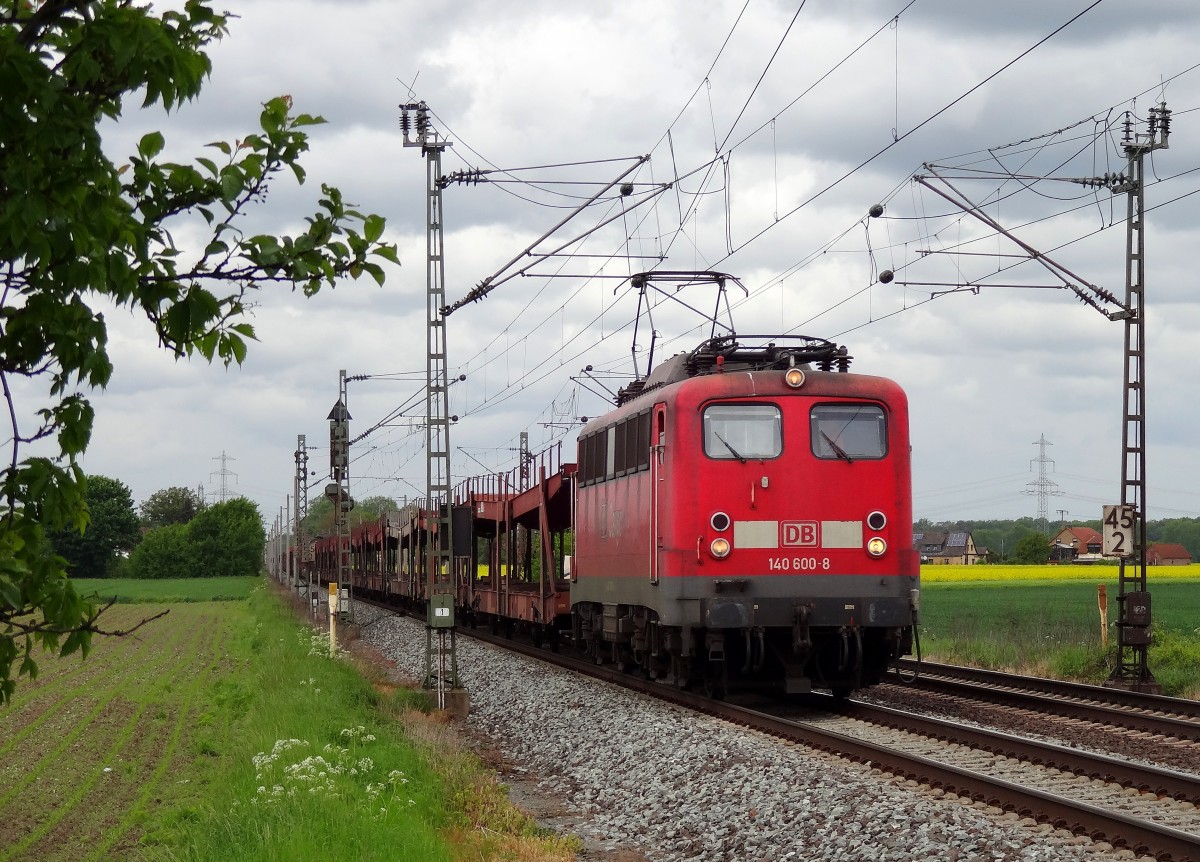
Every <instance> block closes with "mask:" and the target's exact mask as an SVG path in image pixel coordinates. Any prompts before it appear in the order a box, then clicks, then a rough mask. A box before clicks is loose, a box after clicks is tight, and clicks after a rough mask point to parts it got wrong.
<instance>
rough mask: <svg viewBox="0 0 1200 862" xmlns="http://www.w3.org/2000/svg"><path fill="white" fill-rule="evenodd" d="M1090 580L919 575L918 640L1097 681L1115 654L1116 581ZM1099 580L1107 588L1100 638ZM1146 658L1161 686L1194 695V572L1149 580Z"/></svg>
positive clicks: (1199, 665) (937, 652) (1018, 667)
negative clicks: (931, 578)
mask: <svg viewBox="0 0 1200 862" xmlns="http://www.w3.org/2000/svg"><path fill="white" fill-rule="evenodd" d="M1095 574H1096V575H1098V576H1100V577H1098V578H1095V579H1093V580H1091V581H1083V580H1076V581H1063V580H1057V581H1029V580H1022V581H1012V582H1009V583H1003V584H1001V583H996V582H967V581H955V582H945V583H936V582H935V583H929V582H924V583H923V584H922V590H921V647H922V649H923V651H924V654H925V657H926V658H929V659H931V660H936V661H946V662H952V663H956V664H968V665H977V666H980V667H988V668H996V669H1003V670H1012V671H1017V672H1023V673H1036V674H1041V675H1048V676H1054V677H1062V678H1068V679H1078V680H1081V681H1085V682H1101V681H1103V680H1104V679H1105V678H1106V677H1107V676H1108V674H1109V672H1110V670H1111V669H1112V667H1113V664H1114V662H1115V655H1116V647H1115V644H1116V638H1117V630H1116V626H1115V623H1116V620H1117V603H1116V599H1115V597H1116V594H1117V586H1116V580H1115V577H1114V578H1113V579H1111V580H1110V579H1109V578H1108V577H1107V575H1108V574H1109V572H1107V571H1104V572H1103V573H1102V571H1101V570H1096V571H1095ZM1098 583H1106V584H1107V589H1108V596H1109V608H1108V646H1107V648H1104V647H1103V646H1102V645H1101V629H1100V611H1099V608H1098V604H1097V589H1096V586H1097V584H1098ZM1151 596H1152V599H1153V605H1152V610H1153V619H1154V625H1153V642H1152V644H1151V647H1150V654H1149V664H1150V669H1151V672H1152V673H1153V674H1154V676H1155V678H1156V679H1157V680H1158V681H1159V682H1160V683H1161V684H1162V685H1163V689H1164V691H1165V692H1166V693H1167V694H1172V695H1176V696H1182V697H1193V698H1194V697H1198V696H1200V580H1173V581H1161V582H1159V583H1151Z"/></svg>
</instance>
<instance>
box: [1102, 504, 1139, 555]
mask: <svg viewBox="0 0 1200 862" xmlns="http://www.w3.org/2000/svg"><path fill="white" fill-rule="evenodd" d="M1101 521H1102V525H1103V528H1104V529H1103V536H1104V556H1106V557H1131V556H1133V538H1134V536H1133V528H1134V525H1135V523H1136V521H1137V509H1135V508H1134V507H1133V506H1132V505H1129V504H1126V503H1123V504H1121V505H1119V506H1105V507H1104V517H1103V518H1102V519H1101Z"/></svg>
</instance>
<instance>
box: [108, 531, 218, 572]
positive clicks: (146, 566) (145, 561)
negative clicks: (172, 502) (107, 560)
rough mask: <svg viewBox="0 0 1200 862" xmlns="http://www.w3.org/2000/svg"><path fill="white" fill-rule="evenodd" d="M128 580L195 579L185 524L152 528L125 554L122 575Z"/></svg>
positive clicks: (194, 569)
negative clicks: (125, 560)
mask: <svg viewBox="0 0 1200 862" xmlns="http://www.w3.org/2000/svg"><path fill="white" fill-rule="evenodd" d="M121 573H122V574H123V575H127V576H128V577H131V578H194V577H199V574H198V572H197V566H196V559H195V554H194V553H193V548H192V543H191V541H190V540H189V539H188V525H187V524H167V525H165V526H162V527H155V528H154V529H152V530H151V531H150V532H148V533H147V534H146V535H145V536H143V537H142V541H141V542H139V543H138V546H137V547H136V548H134V549H133V553H132V554H130V555H129V562H128V563H126V564H125V566H124V568H123V570H122V572H121Z"/></svg>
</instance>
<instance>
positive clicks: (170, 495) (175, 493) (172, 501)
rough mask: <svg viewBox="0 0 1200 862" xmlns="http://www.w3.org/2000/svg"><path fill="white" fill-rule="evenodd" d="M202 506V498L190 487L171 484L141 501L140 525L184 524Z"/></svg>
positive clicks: (194, 515)
mask: <svg viewBox="0 0 1200 862" xmlns="http://www.w3.org/2000/svg"><path fill="white" fill-rule="evenodd" d="M203 508H204V500H203V499H202V498H201V497H200V495H199V494H197V493H196V492H195V491H193V490H192V489H190V488H181V487H179V486H178V485H173V486H171V487H170V488H163V489H162V490H161V491H155V492H154V493H153V494H151V495H150V496H149V497H147V498H146V501H145V502H144V503H142V506H141V514H142V525H143V526H146V527H150V528H154V527H165V526H166V525H167V524H186V523H187V522H188V521H190V520H192V518H194V517H196V514H197V513H198V512H199V511H200V510H201V509H203Z"/></svg>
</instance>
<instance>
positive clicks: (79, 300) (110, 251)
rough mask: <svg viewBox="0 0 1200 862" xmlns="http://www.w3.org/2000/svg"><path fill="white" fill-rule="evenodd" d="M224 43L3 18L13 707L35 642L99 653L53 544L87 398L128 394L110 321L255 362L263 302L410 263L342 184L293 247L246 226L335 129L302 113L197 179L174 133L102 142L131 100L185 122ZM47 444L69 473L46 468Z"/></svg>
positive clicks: (282, 101)
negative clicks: (121, 386) (276, 294)
mask: <svg viewBox="0 0 1200 862" xmlns="http://www.w3.org/2000/svg"><path fill="white" fill-rule="evenodd" d="M226 26H227V18H226V16H225V15H222V14H218V13H217V12H214V11H213V9H212V8H211V7H210V5H209V2H208V0H187V2H185V3H184V4H183V7H182V9H178V10H168V11H159V10H157V9H155V8H151V7H150V6H149V5H148V4H147V5H145V6H139V5H135V4H133V3H130V2H128V0H47V2H42V3H37V2H33V0H13V2H12V3H8V4H5V6H4V11H0V82H3V84H2V85H0V86H2V91H3V98H0V279H2V285H0V291H2V293H0V388H2V389H3V392H4V396H5V398H6V400H7V402H8V407H9V410H8V416H9V420H10V423H11V425H12V428H11V434H8V435H5V438H6V439H9V440H11V443H10V446H9V451H8V453H7V454H8V457H7V458H6V459H4V466H3V469H2V470H0V702H3V701H5V700H6V699H8V698H9V697H10V696H11V694H12V692H13V690H14V687H15V681H14V679H13V666H14V664H15V663H16V662H17V660H18V659H20V667H19V669H18V671H17V673H18V674H29V675H31V676H32V675H34V674H36V672H37V665H36V663H35V661H34V660H33V656H32V650H33V646H34V645H35V644H41V645H42V646H44V647H45V648H48V649H58V650H59V651H60V652H62V653H67V652H71V651H74V650H76V649H82V650H84V651H86V649H87V647H88V644H89V641H90V637H91V634H92V633H93V632H95V631H99V630H100V629H99V627H98V625H97V617H98V614H99V612H100V609H99V608H98V607H97V605H96V604H95V603H93V602H89V601H85V600H83V599H82V598H80V597H79V596H78V595H77V594H76V592H75V590H74V588H73V587H72V586H71V583H70V581H69V580H68V578H67V577H66V568H65V567H66V561H65V559H64V558H63V557H62V556H60V555H58V554H54V553H49V552H48V547H47V544H46V541H45V532H44V531H45V530H51V531H53V530H63V529H66V528H71V529H75V530H81V529H83V528H85V527H87V526H88V523H89V509H88V506H87V502H86V499H85V496H84V495H85V487H86V485H85V482H84V477H83V473H82V470H81V469H80V466H79V463H78V459H79V457H80V456H81V455H82V454H83V452H84V450H85V449H86V448H87V445H88V441H89V438H90V437H91V433H92V423H93V415H94V414H93V408H92V406H91V404H90V403H89V401H88V398H87V392H88V390H89V389H94V388H96V387H104V386H105V385H106V384H108V382H109V380H110V378H111V376H112V370H113V368H112V362H111V360H110V359H109V355H108V351H107V338H108V333H107V328H106V323H105V319H104V314H103V310H104V309H108V308H112V307H117V308H121V309H126V310H129V311H131V312H134V313H135V314H138V315H140V316H142V317H144V318H145V319H146V320H148V321H149V322H150V323H151V324H152V326H153V328H154V331H155V335H156V337H157V339H158V341H159V343H160V344H161V345H162V346H163V347H164V348H165V349H166V350H168V351H170V352H172V353H173V354H174V355H175V356H177V357H183V356H192V355H194V354H199V355H200V356H201V357H202V358H204V359H205V360H208V361H213V360H220V361H221V362H224V363H225V364H229V363H231V362H236V363H241V362H242V361H243V360H244V359H245V357H246V350H247V342H248V341H250V340H253V338H254V330H253V328H252V327H251V325H250V324H249V323H248V322H247V320H246V318H245V312H246V308H247V303H248V301H249V299H248V298H249V296H250V295H251V294H252V292H253V291H256V290H259V289H261V288H263V287H268V286H270V285H273V284H279V285H284V286H288V287H291V288H293V289H294V288H300V289H301V290H303V291H304V293H305V294H306V295H311V294H313V293H315V292H317V291H318V290H320V289H321V288H322V287H323V286H327V285H328V286H332V285H333V284H334V283H335V282H336V281H337V280H338V279H339V278H340V277H342V276H344V275H349V276H353V277H355V278H358V277H360V276H361V275H363V274H366V275H368V276H370V277H371V278H373V279H374V280H375V281H376V282H380V283H382V281H383V278H384V271H383V269H382V268H381V266H380V263H379V261H380V260H391V261H395V260H396V252H395V248H394V247H393V246H390V245H387V244H383V243H381V242H380V238H381V237H382V235H383V230H384V220H383V219H382V218H381V217H379V216H377V215H364V214H362V213H359V212H357V211H355V210H354V209H353V208H352V207H351V206H350V205H348V204H346V202H345V201H344V200H343V198H342V195H341V193H340V192H339V191H338V189H336V188H332V187H330V186H325V185H322V187H321V195H320V199H319V202H318V205H317V208H316V211H315V212H314V213H313V214H312V215H310V216H309V217H308V218H307V220H306V221H307V228H306V229H305V230H304V231H303V232H301V233H298V234H297V235H295V236H271V235H247V234H245V233H243V231H242V230H241V229H240V228H239V224H241V223H242V219H240V218H239V216H241V215H243V214H244V213H245V212H246V211H247V209H248V208H249V207H250V206H251V204H254V203H258V202H261V201H262V200H263V199H264V197H265V195H266V193H267V190H268V187H269V186H270V185H271V184H272V183H273V182H275V181H277V180H278V179H279V178H280V176H281V175H283V174H284V172H290V174H292V175H293V176H294V177H295V178H296V180H298V181H300V182H303V181H304V179H305V174H304V170H303V169H302V168H301V167H300V164H299V159H300V157H301V156H302V155H303V153H304V152H305V151H306V150H307V149H308V141H307V136H306V132H305V130H306V129H307V128H308V127H311V126H314V125H316V124H318V123H321V122H322V120H321V119H320V118H319V117H314V116H309V115H307V114H296V115H294V114H292V112H291V107H292V103H291V98H290V97H288V96H280V97H277V98H273V99H271V100H270V101H268V102H267V103H266V104H265V105H264V106H263V110H262V113H261V115H260V117H259V129H258V130H257V131H254V132H252V133H250V134H247V135H245V136H244V137H242V138H241V139H239V140H237V141H235V142H233V143H227V142H220V141H218V142H215V143H213V144H211V145H210V149H211V152H210V154H209V155H205V156H198V157H196V158H195V159H194V161H191V162H175V161H170V160H167V159H163V158H161V155H162V153H163V152H164V150H165V147H166V140H165V138H164V136H163V135H162V134H161V133H159V132H151V133H149V134H146V135H144V136H143V137H142V138H141V140H140V141H139V143H138V144H137V148H136V152H134V153H132V154H130V155H129V157H128V158H126V159H120V160H114V159H113V158H111V157H110V156H109V155H108V154H107V153H106V152H105V150H104V148H103V146H102V143H103V141H102V136H101V124H102V123H105V122H107V121H113V120H117V119H119V118H120V116H121V114H122V110H123V108H124V105H125V100H126V99H127V98H129V97H131V96H134V95H137V96H140V97H141V99H142V107H143V108H146V107H152V106H156V105H158V106H162V107H163V108H165V109H167V110H170V109H172V108H175V107H177V106H179V105H180V104H181V103H183V102H184V101H186V100H190V99H193V98H195V97H196V96H197V95H198V94H199V93H200V90H201V86H202V84H203V82H204V79H205V78H206V76H207V75H208V73H209V71H210V61H209V58H208V56H207V55H206V53H205V51H206V49H207V47H208V46H209V45H210V44H211V43H213V42H214V41H215V40H218V39H220V38H222V37H223V36H224V35H225V33H226ZM185 227H186V228H187V232H188V235H189V236H192V235H195V234H196V231H197V229H199V230H203V231H204V233H203V234H200V235H201V236H203V237H204V238H203V239H201V240H200V242H199V243H197V244H196V245H195V246H194V248H193V247H191V246H190V245H189V246H184V245H181V244H177V243H176V240H175V234H176V233H179V235H181V236H182V235H184V234H183V230H184V228H185ZM98 309H99V310H98ZM17 384H19V385H17ZM39 386H41V387H42V388H41V392H40V393H38V392H37V389H38V387H39ZM31 390H33V391H34V394H33V395H28V394H27V393H29V392H30V391H31ZM21 397H25V398H28V399H29V400H31V401H33V400H36V401H37V402H38V406H36V407H27V406H25V405H24V404H23V403H18V401H19V400H20V399H21ZM34 441H45V444H48V445H51V446H53V447H56V449H57V455H51V456H43V455H29V454H28V453H27V451H26V450H27V448H28V444H30V443H32V442H34Z"/></svg>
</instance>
